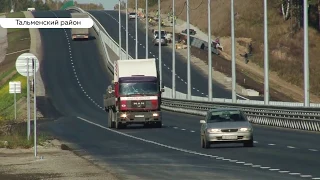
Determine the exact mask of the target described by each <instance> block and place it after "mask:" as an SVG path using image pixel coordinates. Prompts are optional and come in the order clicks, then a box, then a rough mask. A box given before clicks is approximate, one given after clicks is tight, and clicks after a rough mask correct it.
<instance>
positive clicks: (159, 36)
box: [158, 0, 163, 88]
mask: <svg viewBox="0 0 320 180" xmlns="http://www.w3.org/2000/svg"><path fill="white" fill-rule="evenodd" d="M160 3H161V2H160V0H158V38H159V55H158V57H159V61H158V62H159V74H160V87H161V88H162V87H163V84H162V56H161V9H160Z"/></svg>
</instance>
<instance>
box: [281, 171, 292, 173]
mask: <svg viewBox="0 0 320 180" xmlns="http://www.w3.org/2000/svg"><path fill="white" fill-rule="evenodd" d="M289 172H290V171H279V173H289Z"/></svg>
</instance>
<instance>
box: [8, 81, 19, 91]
mask: <svg viewBox="0 0 320 180" xmlns="http://www.w3.org/2000/svg"><path fill="white" fill-rule="evenodd" d="M9 93H10V94H14V93H21V82H20V81H10V82H9Z"/></svg>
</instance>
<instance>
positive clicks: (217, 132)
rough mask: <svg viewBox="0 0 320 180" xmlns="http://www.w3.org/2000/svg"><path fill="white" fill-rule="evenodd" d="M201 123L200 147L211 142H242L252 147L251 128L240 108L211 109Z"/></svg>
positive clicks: (208, 145)
mask: <svg viewBox="0 0 320 180" xmlns="http://www.w3.org/2000/svg"><path fill="white" fill-rule="evenodd" d="M200 123H201V131H200V133H201V147H202V148H210V145H211V144H219V143H243V144H244V146H245V147H253V129H252V125H251V124H250V122H249V121H248V120H247V118H246V116H245V115H244V114H243V112H242V111H241V110H240V109H213V110H209V111H208V112H207V115H206V118H205V120H200Z"/></svg>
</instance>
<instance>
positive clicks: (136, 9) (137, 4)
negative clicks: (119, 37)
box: [135, 0, 138, 59]
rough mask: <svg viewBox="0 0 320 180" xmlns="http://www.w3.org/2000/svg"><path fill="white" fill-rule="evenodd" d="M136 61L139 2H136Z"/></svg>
mask: <svg viewBox="0 0 320 180" xmlns="http://www.w3.org/2000/svg"><path fill="white" fill-rule="evenodd" d="M135 13H136V23H135V24H136V39H135V40H136V59H138V0H136V12H135Z"/></svg>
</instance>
